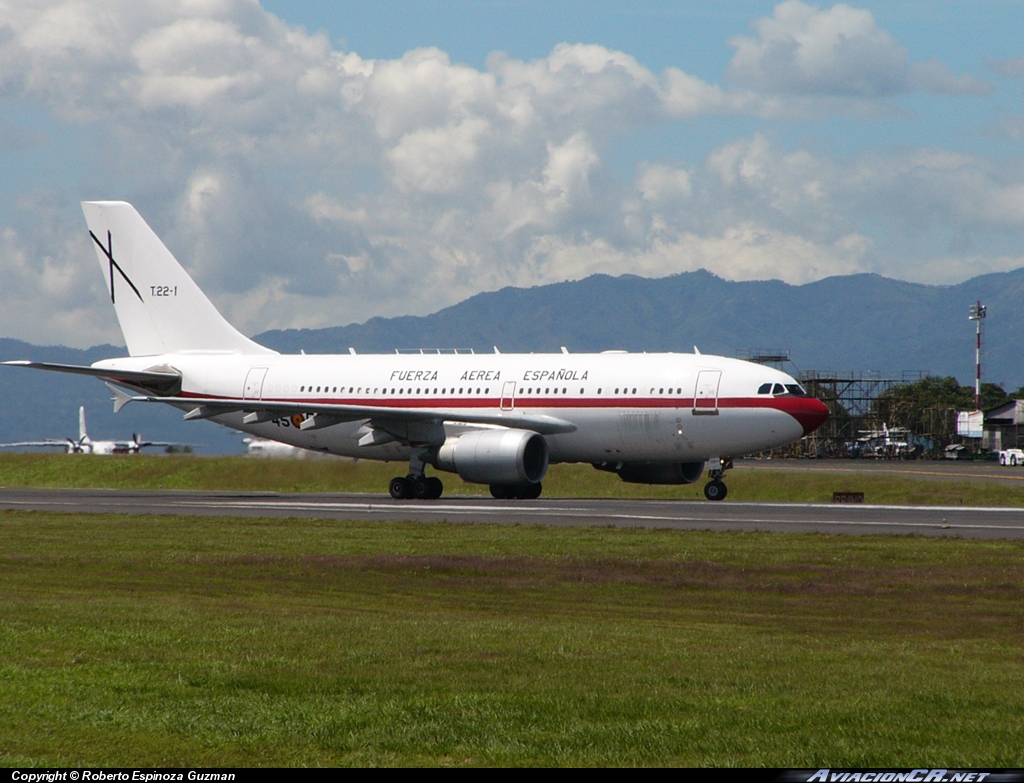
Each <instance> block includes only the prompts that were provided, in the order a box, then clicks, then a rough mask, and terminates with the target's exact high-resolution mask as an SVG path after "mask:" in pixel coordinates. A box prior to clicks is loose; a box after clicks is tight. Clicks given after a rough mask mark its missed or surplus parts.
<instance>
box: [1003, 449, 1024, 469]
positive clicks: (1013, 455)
mask: <svg viewBox="0 0 1024 783" xmlns="http://www.w3.org/2000/svg"><path fill="white" fill-rule="evenodd" d="M999 464H1000V465H1011V466H1013V467H1017V465H1024V451H1022V450H1021V449H1002V450H1001V451H1000V452H999Z"/></svg>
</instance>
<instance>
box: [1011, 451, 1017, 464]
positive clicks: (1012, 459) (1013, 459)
mask: <svg viewBox="0 0 1024 783" xmlns="http://www.w3.org/2000/svg"><path fill="white" fill-rule="evenodd" d="M1010 465H1011V466H1013V467H1017V455H1016V454H1011V455H1010Z"/></svg>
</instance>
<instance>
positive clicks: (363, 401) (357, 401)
mask: <svg viewBox="0 0 1024 783" xmlns="http://www.w3.org/2000/svg"><path fill="white" fill-rule="evenodd" d="M181 396H182V397H190V398H203V397H206V398H207V399H216V400H225V401H227V400H230V401H233V402H237V403H239V404H240V405H244V404H245V403H246V402H270V403H284V404H288V405H299V406H301V405H345V406H350V407H353V408H358V407H362V406H366V407H373V408H396V409H406V410H408V409H416V408H424V409H436V408H444V409H448V410H452V411H459V410H481V409H486V408H492V409H496V410H498V411H499V412H500V410H501V407H500V406H501V400H500V398H498V397H490V396H488V397H412V396H410V397H402V396H398V395H395V396H394V397H390V396H389V397H374V398H370V397H359V398H351V397H349V398H343V399H342V398H334V397H311V398H301V399H296V398H264V399H262V400H252V399H245V400H243V399H240V398H237V397H222V396H217V395H211V394H207V395H200V394H196V393H194V392H185V391H183V392H182V393H181ZM515 403H516V404H515V409H516V410H524V409H525V410H529V409H533V408H546V409H551V408H605V409H607V408H629V409H636V408H653V409H657V410H661V409H668V408H675V409H687V408H689V409H693V407H694V400H693V398H692V397H640V396H637V397H632V396H629V395H615V396H611V397H604V396H601V397H573V396H570V395H566V396H565V397H533V396H516V399H515ZM718 408H720V409H721V408H725V409H730V410H742V409H773V410H777V411H781V412H783V413H788V414H789V415H790V416H792V417H793V418H794V419H796V420H797V421H798V422H799V423H800V425H801V426H802V427H803V428H804V435H809V434H810V433H812V432H814V430H816V429H818V427H820V426H821V425H822V424H824V423H825V422H826V421H828V417H829V412H828V408H827V407H825V404H824V403H823V402H822V401H821V400H819V399H817V398H815V397H719V398H718ZM698 410H714V408H710V407H709V408H703V407H702V408H699V409H698ZM282 415H284V414H282Z"/></svg>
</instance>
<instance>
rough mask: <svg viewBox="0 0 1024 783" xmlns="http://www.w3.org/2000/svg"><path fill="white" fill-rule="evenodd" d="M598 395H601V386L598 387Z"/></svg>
mask: <svg viewBox="0 0 1024 783" xmlns="http://www.w3.org/2000/svg"><path fill="white" fill-rule="evenodd" d="M597 393H598V394H600V393H601V387H600V386H598V387H597Z"/></svg>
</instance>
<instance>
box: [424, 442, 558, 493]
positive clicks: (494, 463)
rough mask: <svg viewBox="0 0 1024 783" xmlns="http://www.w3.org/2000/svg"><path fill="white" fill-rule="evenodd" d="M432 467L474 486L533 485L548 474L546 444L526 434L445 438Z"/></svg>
mask: <svg viewBox="0 0 1024 783" xmlns="http://www.w3.org/2000/svg"><path fill="white" fill-rule="evenodd" d="M434 465H435V467H436V468H437V469H438V470H447V471H449V472H451V473H458V474H459V476H460V477H461V478H462V479H463V480H465V481H472V482H474V483H478V484H536V483H538V482H539V481H540V480H541V479H542V478H544V474H545V473H547V470H548V444H547V441H545V440H544V438H543V437H542V436H541V435H538V434H537V433H536V432H530V431H528V430H473V431H472V432H466V433H464V434H462V435H459V436H458V437H455V438H448V440H446V441H445V442H444V444H442V446H441V448H440V449H438V451H437V457H436V459H435V462H434Z"/></svg>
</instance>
